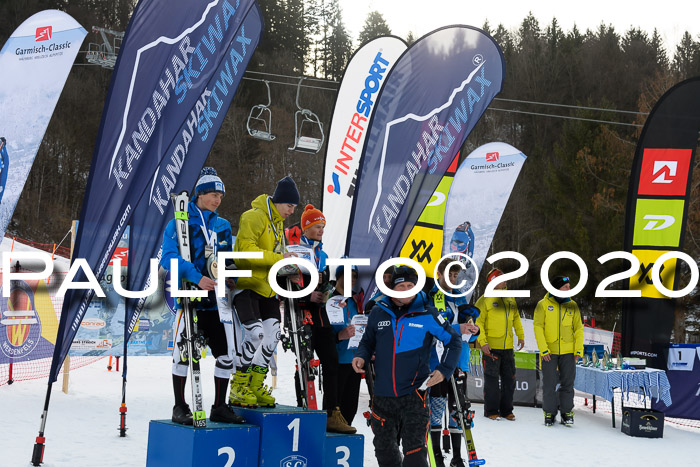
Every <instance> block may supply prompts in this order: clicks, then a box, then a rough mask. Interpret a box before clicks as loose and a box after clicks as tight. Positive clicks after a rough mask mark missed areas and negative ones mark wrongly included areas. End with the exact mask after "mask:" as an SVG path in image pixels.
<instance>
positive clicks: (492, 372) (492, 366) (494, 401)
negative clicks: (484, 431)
mask: <svg viewBox="0 0 700 467" xmlns="http://www.w3.org/2000/svg"><path fill="white" fill-rule="evenodd" d="M502 274H503V272H502V271H501V270H500V269H492V270H491V271H490V272H489V274H488V276H487V278H488V281H489V282H491V281H492V280H494V279H495V278H496V277H498V276H500V275H502ZM506 286H507V283H506V282H505V281H504V282H501V283H500V284H498V285H497V286H496V289H497V290H504V289H506ZM476 307H477V308H478V309H479V311H480V313H479V317H478V318H477V319H476V324H477V326H479V329H481V334H480V335H479V338H478V339H477V340H478V342H479V344H480V345H481V351H482V352H483V353H484V416H485V417H488V418H490V419H491V420H497V419H498V418H499V417H503V418H505V419H507V420H511V421H514V420H515V415H514V414H513V394H514V393H515V352H514V351H513V329H515V334H516V335H517V336H518V350H520V349H522V348H523V346H524V345H525V334H524V333H523V325H522V323H521V322H520V313H519V312H518V305H517V304H516V303H515V298H513V297H504V298H501V297H481V298H479V300H477V301H476ZM499 379H500V386H499Z"/></svg>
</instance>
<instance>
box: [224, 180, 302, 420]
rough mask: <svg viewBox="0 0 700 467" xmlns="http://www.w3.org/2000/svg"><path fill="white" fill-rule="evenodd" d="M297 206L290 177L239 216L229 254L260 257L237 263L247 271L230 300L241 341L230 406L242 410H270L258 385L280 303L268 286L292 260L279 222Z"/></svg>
mask: <svg viewBox="0 0 700 467" xmlns="http://www.w3.org/2000/svg"><path fill="white" fill-rule="evenodd" d="M297 204H299V190H298V189H297V186H296V183H294V180H292V178H291V177H284V178H283V179H282V180H280V181H279V182H277V188H276V189H275V193H274V194H273V195H272V196H269V195H260V196H258V197H257V198H255V200H254V201H253V202H252V203H251V207H252V209H249V210H248V211H246V212H244V213H243V214H241V219H240V222H239V223H238V235H237V236H236V243H235V245H234V247H233V251H236V252H238V251H248V252H262V254H263V258H262V259H240V258H239V259H236V260H235V262H236V266H237V267H238V269H248V270H251V271H252V275H251V277H240V278H239V279H238V282H237V283H236V289H237V290H239V291H240V292H238V294H237V295H236V296H235V298H234V302H233V303H234V305H235V307H236V313H237V314H238V318H239V320H240V321H241V324H242V325H243V329H244V332H245V336H244V338H243V344H242V348H241V356H240V358H239V364H238V367H237V369H236V374H235V375H234V377H233V380H232V381H231V392H230V393H229V402H231V403H232V404H235V405H241V406H255V405H259V406H261V407H274V405H275V398H274V397H272V394H271V390H270V389H269V388H268V387H267V386H265V385H263V381H264V380H265V376H266V375H267V372H268V371H269V364H270V359H271V358H272V353H273V352H274V351H275V347H277V342H278V341H279V339H280V303H279V300H278V298H277V296H276V294H275V292H274V291H273V290H272V288H271V287H270V284H269V282H268V279H267V276H268V273H269V271H270V268H271V267H272V266H273V265H274V264H275V263H276V262H277V261H280V260H281V259H282V258H288V257H290V256H294V255H293V254H292V253H288V252H285V251H284V245H283V239H284V220H285V219H286V218H288V217H289V216H291V215H292V214H293V213H294V209H295V208H296V206H297Z"/></svg>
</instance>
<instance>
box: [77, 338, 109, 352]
mask: <svg viewBox="0 0 700 467" xmlns="http://www.w3.org/2000/svg"><path fill="white" fill-rule="evenodd" d="M111 348H112V339H75V340H74V341H73V344H71V350H110V349H111Z"/></svg>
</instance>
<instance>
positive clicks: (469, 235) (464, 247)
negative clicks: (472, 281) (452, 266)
mask: <svg viewBox="0 0 700 467" xmlns="http://www.w3.org/2000/svg"><path fill="white" fill-rule="evenodd" d="M450 251H451V252H452V253H462V254H465V255H467V256H469V257H470V258H471V257H472V256H474V232H472V224H471V222H469V221H466V222H464V223H463V224H461V225H460V226H458V227H457V229H456V230H455V232H454V233H453V234H452V240H450Z"/></svg>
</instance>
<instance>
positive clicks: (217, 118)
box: [124, 1, 263, 347]
mask: <svg viewBox="0 0 700 467" xmlns="http://www.w3.org/2000/svg"><path fill="white" fill-rule="evenodd" d="M243 3H244V2H243V1H241V5H242V4H243ZM248 3H250V5H251V6H250V7H249V8H248V10H247V11H244V10H241V8H242V6H238V11H241V13H240V14H241V15H244V16H243V20H242V21H241V23H240V26H239V28H238V30H237V31H236V33H235V37H234V39H233V42H232V43H231V44H230V45H229V49H228V52H227V53H228V55H229V56H228V57H227V59H226V60H223V61H222V62H221V64H220V65H219V67H218V68H217V70H216V72H215V73H214V75H213V77H212V78H211V80H210V81H209V83H208V84H207V85H206V87H205V90H206V89H208V90H211V96H210V97H209V99H208V100H207V104H206V110H205V111H204V112H203V114H202V116H201V117H199V119H198V122H199V127H198V133H199V135H200V136H199V137H197V138H196V139H195V140H194V141H193V142H192V143H190V149H189V152H190V153H189V154H188V156H187V157H185V158H184V161H183V162H182V166H181V167H180V168H179V171H178V165H179V163H180V161H179V155H178V148H177V144H179V143H173V144H172V145H171V147H170V148H168V150H167V151H166V154H172V156H171V157H165V158H163V160H162V161H161V163H160V165H159V166H158V169H157V170H156V172H155V174H154V175H153V180H152V181H151V183H150V185H149V187H148V190H147V192H145V193H144V196H143V197H142V198H141V200H140V201H139V204H138V206H137V207H136V209H135V210H134V214H133V217H132V218H131V222H130V225H131V236H130V242H129V244H130V247H129V251H130V252H131V255H130V256H129V274H128V276H127V278H128V281H127V285H128V289H129V290H143V289H145V288H146V287H148V283H147V281H148V279H149V277H148V274H149V271H150V265H149V264H148V262H146V261H143V260H142V258H156V257H157V258H158V260H160V246H161V243H162V241H163V231H164V230H165V226H166V225H167V223H168V221H170V219H172V208H171V206H172V203H171V202H170V193H180V192H181V191H183V190H185V191H189V192H191V191H192V189H193V187H194V185H195V183H196V182H197V179H198V178H199V174H200V170H201V168H202V166H203V165H204V161H205V160H206V159H207V156H208V155H209V151H210V149H211V147H212V145H213V144H214V139H215V137H216V135H217V133H218V132H219V129H220V128H221V124H222V123H223V121H224V117H225V116H226V113H227V112H228V109H229V106H230V105H231V102H233V98H234V96H235V94H236V91H237V89H238V86H239V85H240V83H241V80H242V79H243V73H244V72H245V70H246V68H247V67H248V63H249V62H250V59H251V57H252V56H253V52H254V51H255V49H256V48H257V46H258V43H259V42H260V38H261V36H262V31H263V18H262V14H261V12H260V10H259V8H258V5H257V3H256V2H248ZM161 276H162V274H161ZM161 279H162V277H161ZM149 301H151V302H153V297H148V298H144V299H139V300H136V299H126V330H125V336H124V338H125V341H128V340H129V336H130V335H131V332H132V331H133V330H134V327H135V326H136V325H137V324H138V322H139V316H140V314H141V311H143V310H144V307H145V306H146V305H147V303H148V302H149ZM132 347H133V346H132Z"/></svg>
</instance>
